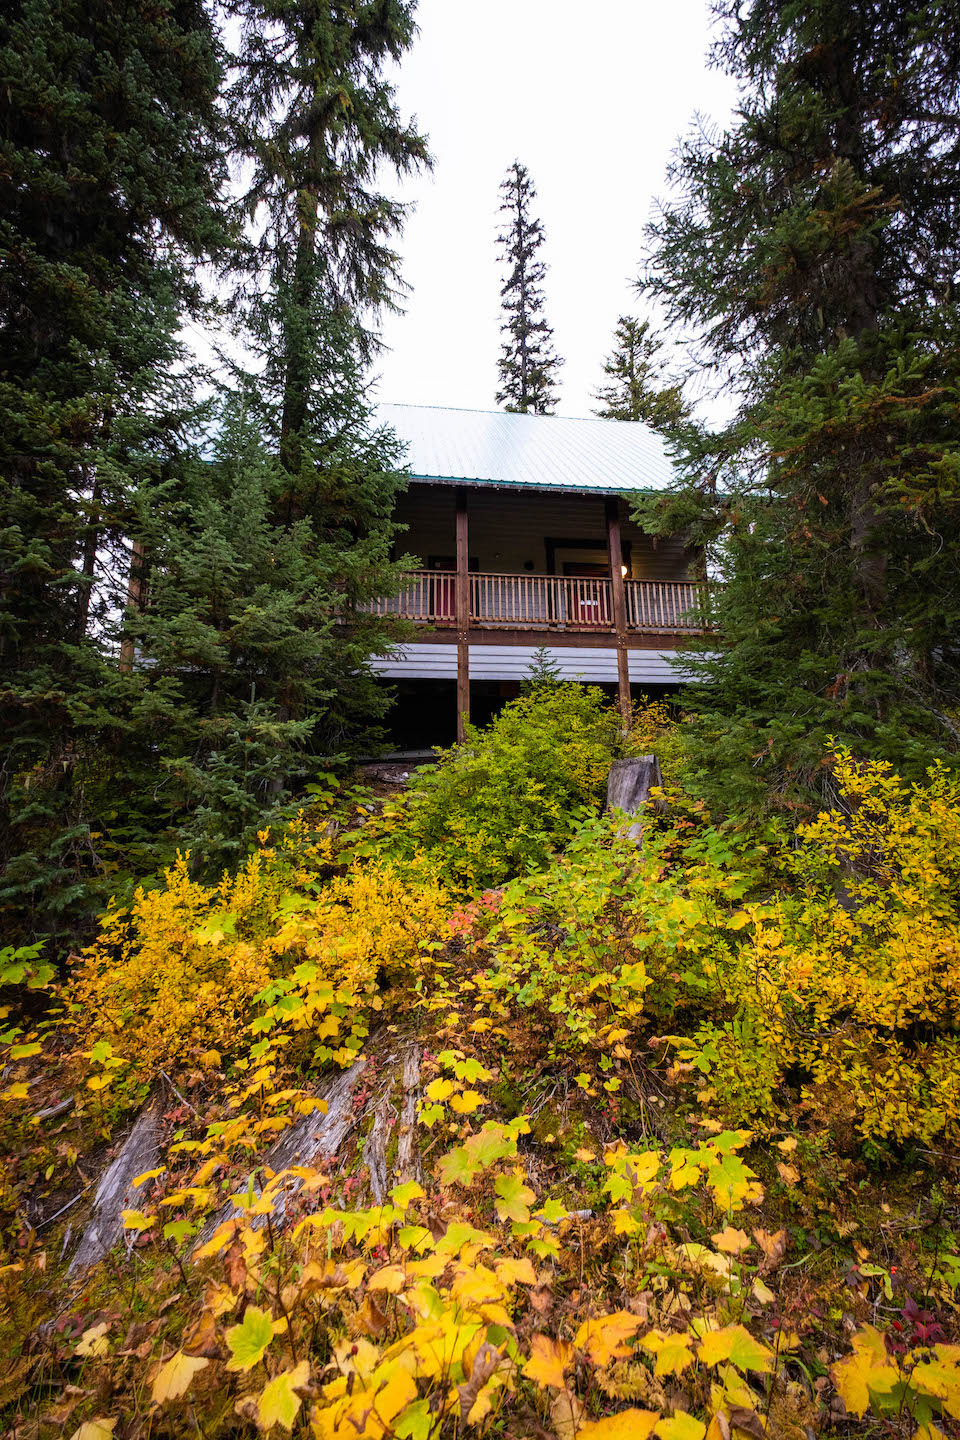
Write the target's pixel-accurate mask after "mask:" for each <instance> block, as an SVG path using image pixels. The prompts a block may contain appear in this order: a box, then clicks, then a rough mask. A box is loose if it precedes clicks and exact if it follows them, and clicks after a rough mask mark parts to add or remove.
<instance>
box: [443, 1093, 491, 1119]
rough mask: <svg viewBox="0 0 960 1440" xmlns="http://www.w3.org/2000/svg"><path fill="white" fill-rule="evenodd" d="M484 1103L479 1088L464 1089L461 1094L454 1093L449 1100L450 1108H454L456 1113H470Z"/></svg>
mask: <svg viewBox="0 0 960 1440" xmlns="http://www.w3.org/2000/svg"><path fill="white" fill-rule="evenodd" d="M486 1103H487V1102H486V1100H485V1099H484V1098H483V1096H482V1095H481V1094H480V1091H479V1090H464V1092H463V1094H462V1095H454V1097H453V1099H452V1100H451V1101H450V1109H451V1110H455V1111H456V1113H457V1114H458V1115H472V1114H473V1112H474V1111H475V1110H479V1108H480V1106H481V1105H486Z"/></svg>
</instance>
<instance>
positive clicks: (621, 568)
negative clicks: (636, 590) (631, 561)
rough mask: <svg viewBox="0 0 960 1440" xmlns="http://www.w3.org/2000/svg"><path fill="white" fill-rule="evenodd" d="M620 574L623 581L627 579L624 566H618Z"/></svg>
mask: <svg viewBox="0 0 960 1440" xmlns="http://www.w3.org/2000/svg"><path fill="white" fill-rule="evenodd" d="M620 574H621V575H622V576H623V578H624V580H626V578H627V567H626V565H621V566H620Z"/></svg>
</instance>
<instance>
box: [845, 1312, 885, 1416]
mask: <svg viewBox="0 0 960 1440" xmlns="http://www.w3.org/2000/svg"><path fill="white" fill-rule="evenodd" d="M830 1375H831V1377H832V1379H833V1383H834V1385H835V1386H836V1387H837V1394H838V1395H839V1396H840V1399H841V1400H842V1401H843V1403H844V1405H845V1406H846V1407H847V1409H848V1410H849V1411H850V1412H851V1413H852V1414H854V1415H859V1416H863V1415H864V1414H866V1412H867V1410H868V1409H869V1407H870V1392H871V1390H875V1391H876V1392H877V1393H878V1394H889V1392H890V1391H891V1390H892V1389H893V1387H894V1385H895V1384H896V1383H897V1380H898V1379H899V1376H898V1374H897V1371H896V1370H895V1369H894V1367H893V1366H892V1365H891V1364H890V1362H889V1360H888V1358H887V1347H886V1346H885V1344H884V1343H883V1336H882V1335H881V1334H880V1331H879V1330H877V1329H875V1328H874V1326H873V1325H864V1327H863V1329H862V1330H858V1331H857V1333H856V1335H854V1337H853V1354H852V1355H847V1356H846V1357H845V1358H844V1359H843V1360H838V1361H837V1363H836V1365H833V1366H831V1369H830Z"/></svg>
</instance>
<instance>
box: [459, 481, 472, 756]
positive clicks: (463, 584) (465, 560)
mask: <svg viewBox="0 0 960 1440" xmlns="http://www.w3.org/2000/svg"><path fill="white" fill-rule="evenodd" d="M456 586H457V589H456V595H457V743H458V744H461V743H462V742H463V741H464V740H465V739H466V738H467V722H468V721H469V719H470V645H469V633H470V531H469V524H468V516H467V492H466V490H465V489H464V488H463V486H459V487H458V489H457V581H456Z"/></svg>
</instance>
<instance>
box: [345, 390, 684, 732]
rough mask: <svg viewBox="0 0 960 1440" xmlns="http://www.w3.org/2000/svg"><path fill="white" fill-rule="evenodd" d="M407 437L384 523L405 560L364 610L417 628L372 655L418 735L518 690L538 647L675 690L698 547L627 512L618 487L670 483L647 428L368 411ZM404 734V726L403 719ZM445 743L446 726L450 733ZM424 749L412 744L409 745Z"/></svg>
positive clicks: (582, 671) (567, 669) (650, 686)
mask: <svg viewBox="0 0 960 1440" xmlns="http://www.w3.org/2000/svg"><path fill="white" fill-rule="evenodd" d="M377 418H378V420H380V421H382V422H383V423H385V424H388V425H389V426H390V427H391V428H392V429H393V430H394V431H395V432H396V434H397V435H398V437H399V438H400V440H402V441H403V442H404V443H405V445H406V447H407V456H406V458H407V464H408V466H409V469H410V475H411V479H410V483H409V488H408V490H407V492H406V493H405V494H404V495H403V496H402V497H401V498H400V500H399V502H398V505H397V509H396V512H395V515H396V519H397V520H398V521H399V522H400V524H401V525H403V526H405V527H406V529H405V533H403V535H402V537H401V540H400V542H399V545H398V551H399V552H400V553H407V554H411V553H412V554H414V555H415V556H416V557H417V559H418V567H417V568H416V569H415V570H414V571H412V573H411V574H410V576H409V580H408V582H407V584H406V585H405V586H404V588H403V590H402V592H401V593H400V594H399V595H396V596H388V597H384V598H383V599H382V600H379V601H376V602H373V604H372V605H371V606H370V607H369V608H371V609H375V610H377V611H379V612H380V613H389V614H396V615H400V616H403V617H405V618H406V619H408V620H411V621H413V622H414V623H415V624H416V625H418V626H422V627H423V635H422V638H420V637H419V636H418V638H417V639H415V640H413V641H410V642H407V643H405V644H403V645H402V646H399V647H397V648H396V649H395V650H394V651H392V652H391V653H390V654H388V655H385V656H383V657H381V658H379V659H378V660H377V661H375V662H374V664H375V669H376V671H377V672H378V673H379V674H380V675H382V676H384V677H386V678H388V679H389V680H390V681H391V682H392V683H393V684H394V685H395V687H396V689H397V695H398V709H399V711H400V713H401V715H403V713H404V712H406V714H407V715H408V716H412V717H413V725H414V728H415V726H416V716H417V713H418V712H419V713H420V715H421V716H422V720H421V724H422V726H424V727H426V728H427V729H428V730H429V729H431V727H432V732H436V734H434V733H430V734H429V735H428V736H427V737H426V738H427V739H429V740H430V741H431V742H432V741H434V740H435V739H446V738H448V737H447V735H446V734H444V733H443V732H444V731H445V730H446V728H447V727H446V725H444V724H443V722H442V720H441V721H440V724H439V730H437V719H438V716H440V715H443V714H444V712H445V716H446V718H447V719H448V720H449V725H450V729H451V730H452V728H453V724H454V720H455V722H456V731H457V735H458V737H462V735H463V726H464V721H465V719H466V718H473V719H474V720H478V721H483V720H485V719H487V718H488V717H489V714H490V713H492V711H493V710H495V709H496V708H498V702H500V703H502V701H503V700H504V699H506V698H509V696H510V695H512V694H516V692H517V689H518V687H519V684H520V682H521V681H522V680H523V679H524V677H525V675H526V674H527V673H528V672H529V669H530V665H531V662H532V659H533V655H534V652H535V651H536V650H538V649H539V648H541V647H544V648H545V649H546V651H547V653H548V655H549V656H550V659H551V660H552V662H553V663H554V664H555V665H557V666H558V667H559V673H560V674H561V676H562V677H563V678H565V679H570V680H580V681H585V682H591V683H597V684H601V685H605V686H616V688H617V691H618V694H619V697H620V702H621V706H622V707H623V708H624V713H625V714H627V713H628V712H629V697H630V695H631V688H632V689H633V690H634V691H653V692H656V691H660V690H662V689H663V688H664V687H672V686H675V685H676V684H677V679H678V676H677V672H676V670H675V669H674V668H673V667H672V666H671V664H670V660H671V658H672V657H673V656H675V655H676V654H677V652H678V651H679V650H680V649H681V648H682V645H683V643H684V639H685V638H689V636H690V635H691V634H692V633H695V632H699V631H701V630H703V629H704V628H706V627H707V626H708V624H709V613H708V603H709V596H708V587H707V585H706V583H705V582H704V580H703V579H701V578H696V571H697V560H698V558H699V557H698V555H697V553H696V552H695V551H693V550H692V549H691V548H690V547H689V546H687V545H686V544H685V543H684V541H683V540H682V539H681V538H679V537H676V538H666V539H665V538H662V537H661V538H659V539H655V538H653V537H651V536H649V535H646V534H644V532H643V531H642V530H641V529H640V528H639V527H638V526H637V525H636V524H635V523H634V522H633V521H632V520H631V518H630V505H629V498H628V497H629V495H630V494H631V493H637V492H649V491H655V490H662V489H664V488H665V487H666V486H667V485H668V484H669V483H670V481H671V479H672V478H673V474H672V467H671V462H670V460H669V458H668V457H667V454H666V450H665V446H664V442H663V440H662V439H661V437H659V436H658V435H656V434H655V433H654V432H653V431H651V430H649V429H648V428H647V427H646V426H645V425H642V424H639V423H633V422H625V421H616V420H579V419H567V418H565V417H562V416H552V415H551V416H540V415H512V414H506V413H504V412H502V411H479V410H453V409H441V408H437V407H431V406H416V405H386V404H385V405H380V406H378V410H377ZM407 728H408V730H409V729H410V727H409V725H408V727H407ZM449 738H452V735H451V736H450V737H449ZM421 743H422V742H421Z"/></svg>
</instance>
